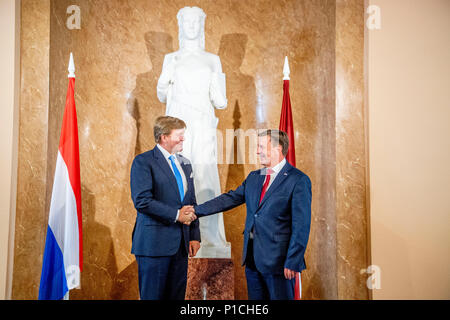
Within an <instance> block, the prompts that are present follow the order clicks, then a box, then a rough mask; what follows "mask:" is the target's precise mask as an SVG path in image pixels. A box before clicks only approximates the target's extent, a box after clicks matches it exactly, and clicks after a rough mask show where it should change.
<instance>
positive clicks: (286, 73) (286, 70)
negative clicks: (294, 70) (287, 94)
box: [283, 56, 291, 80]
mask: <svg viewBox="0 0 450 320" xmlns="http://www.w3.org/2000/svg"><path fill="white" fill-rule="evenodd" d="M290 74H291V70H290V69H289V61H288V57H287V56H285V57H284V66H283V76H284V77H283V80H291V78H290V77H289V75H290Z"/></svg>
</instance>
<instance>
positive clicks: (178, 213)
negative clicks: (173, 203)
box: [175, 210, 180, 222]
mask: <svg viewBox="0 0 450 320" xmlns="http://www.w3.org/2000/svg"><path fill="white" fill-rule="evenodd" d="M179 215H180V210H177V216H176V218H175V222H177V221H178V216H179Z"/></svg>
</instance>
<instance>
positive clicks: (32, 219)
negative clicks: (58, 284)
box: [12, 0, 50, 299]
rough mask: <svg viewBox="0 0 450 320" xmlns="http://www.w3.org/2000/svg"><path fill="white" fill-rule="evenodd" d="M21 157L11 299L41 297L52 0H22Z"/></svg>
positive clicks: (45, 220)
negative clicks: (39, 291) (40, 281)
mask: <svg viewBox="0 0 450 320" xmlns="http://www.w3.org/2000/svg"><path fill="white" fill-rule="evenodd" d="M21 6H22V7H21V32H20V39H21V43H20V45H21V53H20V61H21V62H20V64H21V72H20V77H21V81H20V110H19V147H18V152H19V158H18V174H17V207H16V223H15V245H14V270H13V287H12V299H36V298H37V297H38V289H39V279H40V275H41V269H40V267H41V265H42V256H43V253H44V244H45V235H46V229H47V217H48V213H47V210H45V199H46V194H45V193H46V185H47V173H46V172H47V171H46V169H47V126H48V115H49V114H48V104H49V56H50V0H22V1H21Z"/></svg>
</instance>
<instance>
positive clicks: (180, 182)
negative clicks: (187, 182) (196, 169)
mask: <svg viewBox="0 0 450 320" xmlns="http://www.w3.org/2000/svg"><path fill="white" fill-rule="evenodd" d="M169 159H170V162H171V163H172V169H173V172H174V173H175V179H177V185H178V191H179V192H180V199H181V201H182V202H183V199H184V188H183V179H182V178H181V174H180V171H178V168H177V166H176V164H175V157H174V156H173V155H171V156H170V157H169Z"/></svg>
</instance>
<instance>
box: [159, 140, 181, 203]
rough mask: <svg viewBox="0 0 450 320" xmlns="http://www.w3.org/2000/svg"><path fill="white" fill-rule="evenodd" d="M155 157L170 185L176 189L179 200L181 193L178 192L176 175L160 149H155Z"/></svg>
mask: <svg viewBox="0 0 450 320" xmlns="http://www.w3.org/2000/svg"><path fill="white" fill-rule="evenodd" d="M153 155H154V157H155V159H156V163H157V164H158V165H159V167H160V168H161V171H162V172H164V174H165V175H166V176H167V179H168V181H169V184H170V185H171V186H172V187H173V188H174V191H175V192H176V194H177V195H178V198H180V193H179V191H178V184H177V180H176V179H175V175H174V174H173V172H172V169H170V167H169V164H168V163H167V160H166V158H165V157H164V155H163V154H162V152H161V151H160V150H159V149H158V147H155V148H154V149H153Z"/></svg>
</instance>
